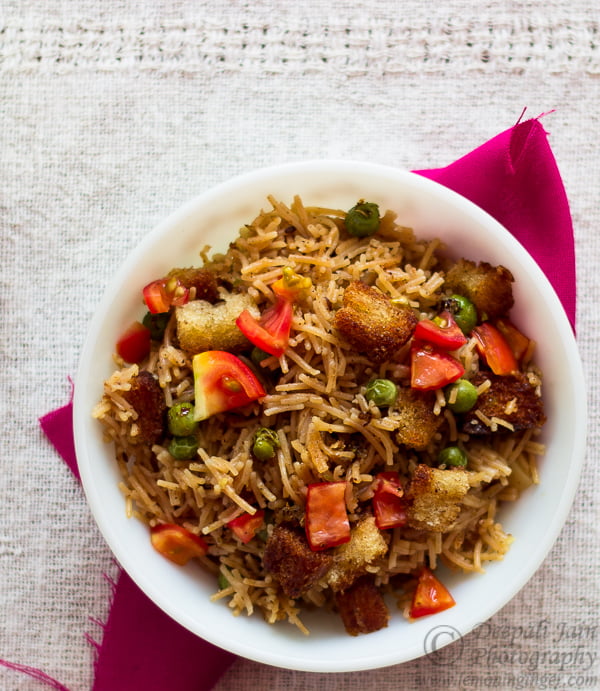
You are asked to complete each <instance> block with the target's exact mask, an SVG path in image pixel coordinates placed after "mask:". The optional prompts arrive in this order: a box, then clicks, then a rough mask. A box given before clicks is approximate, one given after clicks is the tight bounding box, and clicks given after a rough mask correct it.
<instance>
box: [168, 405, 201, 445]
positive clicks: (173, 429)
mask: <svg viewBox="0 0 600 691" xmlns="http://www.w3.org/2000/svg"><path fill="white" fill-rule="evenodd" d="M167 424H168V427H169V432H170V433H171V434H172V435H173V436H175V437H187V436H189V435H190V434H194V432H195V431H196V430H197V429H198V423H197V422H196V420H194V404H193V403H187V402H184V403H176V404H175V405H174V406H172V407H171V408H169V412H168V413H167Z"/></svg>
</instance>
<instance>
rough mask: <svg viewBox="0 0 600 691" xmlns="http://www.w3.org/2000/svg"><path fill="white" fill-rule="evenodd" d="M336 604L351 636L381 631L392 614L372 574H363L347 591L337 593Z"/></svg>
mask: <svg viewBox="0 0 600 691" xmlns="http://www.w3.org/2000/svg"><path fill="white" fill-rule="evenodd" d="M335 604H336V605H337V608H338V611H339V613H340V616H341V617H342V621H343V622H344V628H345V629H346V631H347V632H348V633H349V634H350V635H351V636H358V634H360V633H372V632H373V631H379V630H380V629H383V628H385V627H386V626H387V625H388V621H389V618H390V614H389V611H388V608H387V605H386V604H385V601H384V599H383V595H382V594H381V593H380V592H379V590H378V589H377V587H376V585H375V583H374V582H373V577H372V576H363V577H362V578H360V579H359V580H358V581H357V582H356V583H355V584H354V585H353V586H352V587H351V588H349V589H348V590H346V591H345V592H343V593H337V594H336V597H335Z"/></svg>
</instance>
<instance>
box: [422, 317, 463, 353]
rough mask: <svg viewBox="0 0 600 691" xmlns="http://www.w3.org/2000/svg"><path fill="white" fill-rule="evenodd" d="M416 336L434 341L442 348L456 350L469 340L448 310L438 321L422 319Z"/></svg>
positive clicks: (423, 339)
mask: <svg viewBox="0 0 600 691" xmlns="http://www.w3.org/2000/svg"><path fill="white" fill-rule="evenodd" d="M414 338H415V339H416V340H419V341H426V342H427V343H432V344H433V345H435V346H437V347H438V348H441V349H442V350H456V349H457V348H460V347H461V346H463V345H464V344H465V343H466V342H467V337H466V336H465V335H464V333H463V332H462V331H461V330H460V327H459V326H458V324H457V323H456V322H455V321H454V317H453V316H452V315H451V314H450V312H448V311H447V310H445V311H444V312H442V313H441V314H440V315H439V317H438V318H437V319H436V321H433V320H432V319H422V320H421V321H420V322H419V323H418V324H417V326H416V328H415V332H414Z"/></svg>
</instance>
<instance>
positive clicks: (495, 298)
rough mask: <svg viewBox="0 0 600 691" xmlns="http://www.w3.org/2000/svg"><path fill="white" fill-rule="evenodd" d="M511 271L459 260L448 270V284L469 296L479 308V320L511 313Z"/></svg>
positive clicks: (448, 286)
mask: <svg viewBox="0 0 600 691" xmlns="http://www.w3.org/2000/svg"><path fill="white" fill-rule="evenodd" d="M514 280H515V279H514V277H513V275H512V273H511V272H510V271H509V270H508V269H507V268H505V267H504V266H492V265H491V264H488V263H487V262H479V264H475V262H472V261H470V260H469V259H460V260H459V261H458V262H456V264H454V266H452V268H451V269H450V270H449V271H448V272H447V274H446V278H445V282H444V283H445V287H446V288H449V289H450V290H451V291H452V292H453V293H457V294H458V295H462V296H464V297H466V298H468V299H469V300H470V301H471V302H472V303H473V304H474V305H475V307H476V308H477V312H478V313H479V317H480V319H484V318H485V319H493V318H495V317H500V316H503V315H506V314H508V312H509V310H510V309H511V307H512V306H513V305H514V298H513V293H512V284H513V281H514Z"/></svg>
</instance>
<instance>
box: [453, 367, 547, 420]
mask: <svg viewBox="0 0 600 691" xmlns="http://www.w3.org/2000/svg"><path fill="white" fill-rule="evenodd" d="M486 379H489V380H490V382H491V385H490V387H489V389H486V390H485V391H484V392H483V393H482V394H480V395H479V397H478V398H477V402H476V403H475V406H474V407H473V408H471V410H470V411H469V412H468V413H467V414H466V415H465V418H464V422H463V431H464V432H467V433H468V434H490V432H492V431H498V432H506V431H507V429H506V427H504V426H503V425H498V427H497V430H493V429H492V428H490V427H489V426H488V425H486V424H485V422H484V421H483V420H482V419H481V418H480V417H479V416H478V415H477V414H476V413H477V411H479V413H481V414H483V415H484V416H485V418H487V419H488V420H491V418H499V419H501V420H504V421H506V422H507V423H509V424H510V425H512V429H513V430H514V431H517V430H524V429H532V428H534V427H541V426H542V425H543V424H544V423H545V422H546V415H545V414H544V404H543V401H542V399H541V397H540V396H538V394H537V391H536V388H535V387H534V386H532V385H531V384H530V383H529V380H528V379H527V375H525V374H523V373H522V372H515V373H513V374H508V375H503V376H500V375H497V374H492V373H491V372H478V373H477V374H476V375H475V376H474V377H473V378H472V379H471V383H472V384H474V385H475V386H479V385H480V384H482V383H483V382H484V381H485V380H486ZM485 418H484V419H485Z"/></svg>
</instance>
